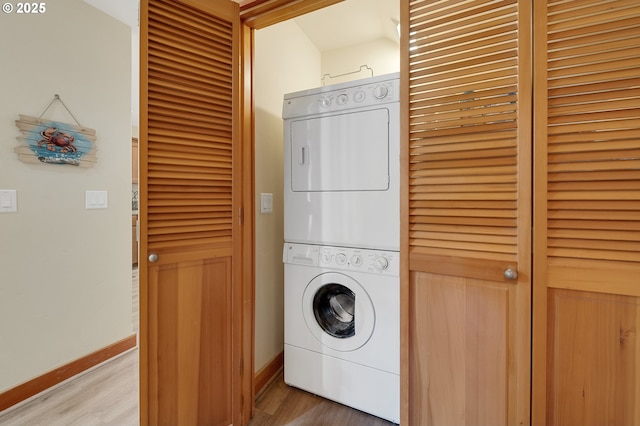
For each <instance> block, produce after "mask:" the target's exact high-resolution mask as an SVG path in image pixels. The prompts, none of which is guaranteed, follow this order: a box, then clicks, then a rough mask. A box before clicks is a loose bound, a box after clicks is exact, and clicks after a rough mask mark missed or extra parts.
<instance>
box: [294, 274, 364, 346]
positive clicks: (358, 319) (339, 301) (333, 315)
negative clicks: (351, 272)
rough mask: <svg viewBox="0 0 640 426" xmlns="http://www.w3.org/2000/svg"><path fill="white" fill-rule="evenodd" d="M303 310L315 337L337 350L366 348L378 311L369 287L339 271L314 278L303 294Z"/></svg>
mask: <svg viewBox="0 0 640 426" xmlns="http://www.w3.org/2000/svg"><path fill="white" fill-rule="evenodd" d="M302 311H303V312H302V313H303V316H304V319H305V322H306V323H307V327H308V328H309V330H310V331H311V333H312V334H313V336H314V337H315V338H316V339H318V340H319V341H320V342H321V343H322V344H323V345H324V346H326V347H328V348H330V349H333V350H336V351H341V352H346V351H353V350H356V349H358V348H360V347H362V346H363V345H364V344H365V343H367V341H368V340H369V339H370V338H371V335H372V334H373V330H374V327H375V310H374V307H373V303H372V302H371V298H370V297H369V295H368V294H367V292H366V291H365V289H364V288H363V287H362V286H361V285H360V284H359V283H358V282H357V281H356V280H355V279H353V278H351V277H349V276H347V275H344V274H340V273H337V272H326V273H323V274H320V275H318V276H316V277H315V278H314V279H313V280H311V282H310V283H309V284H308V285H307V288H306V289H305V291H304V294H303V296H302Z"/></svg>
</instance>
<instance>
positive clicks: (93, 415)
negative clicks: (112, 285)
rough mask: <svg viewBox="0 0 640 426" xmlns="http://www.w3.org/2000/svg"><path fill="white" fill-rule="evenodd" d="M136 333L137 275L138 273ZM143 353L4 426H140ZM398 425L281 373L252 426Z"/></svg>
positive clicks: (43, 399)
mask: <svg viewBox="0 0 640 426" xmlns="http://www.w3.org/2000/svg"><path fill="white" fill-rule="evenodd" d="M132 282H133V312H132V314H133V315H132V321H133V327H134V330H136V331H137V330H138V270H137V268H134V270H133V274H132ZM138 424H139V414H138V350H137V349H133V350H131V351H129V352H126V353H125V354H123V355H121V356H119V357H117V358H116V359H113V360H111V361H108V362H106V363H104V364H103V365H100V366H98V367H96V368H95V369H93V370H91V371H89V372H87V373H85V374H82V375H80V376H78V377H76V378H74V379H71V380H69V381H67V382H64V383H62V384H61V385H59V386H57V387H56V388H55V389H52V390H50V391H48V392H45V393H43V394H41V395H39V396H37V397H35V398H34V399H32V400H30V401H27V402H25V403H23V404H20V405H18V406H16V407H13V408H9V409H8V410H5V411H3V412H0V426H99V425H113V426H137V425H138ZM391 425H393V423H391V422H388V421H385V420H382V419H379V418H377V417H374V416H371V415H368V414H366V413H363V412H361V411H358V410H354V409H351V408H349V407H346V406H344V405H341V404H338V403H335V402H332V401H329V400H326V399H323V398H321V397H319V396H316V395H313V394H310V393H308V392H304V391H302V390H299V389H296V388H292V387H289V386H288V385H286V384H285V383H284V380H283V377H282V373H280V374H279V375H278V377H276V379H275V380H274V381H273V382H272V383H271V384H270V385H269V386H268V387H267V389H266V390H265V391H264V392H263V393H262V394H261V395H260V396H259V397H258V399H257V400H256V409H255V415H254V418H253V419H252V420H251V421H250V422H249V426H391Z"/></svg>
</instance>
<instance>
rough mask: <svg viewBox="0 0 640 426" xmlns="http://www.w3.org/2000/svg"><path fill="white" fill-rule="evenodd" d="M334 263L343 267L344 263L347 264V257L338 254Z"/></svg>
mask: <svg viewBox="0 0 640 426" xmlns="http://www.w3.org/2000/svg"><path fill="white" fill-rule="evenodd" d="M336 263H337V264H338V265H344V264H345V263H347V255H346V254H344V253H338V254H337V255H336Z"/></svg>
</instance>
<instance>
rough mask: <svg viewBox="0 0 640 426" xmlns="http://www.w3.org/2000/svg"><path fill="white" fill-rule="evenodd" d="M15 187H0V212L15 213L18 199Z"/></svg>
mask: <svg viewBox="0 0 640 426" xmlns="http://www.w3.org/2000/svg"><path fill="white" fill-rule="evenodd" d="M16 194H17V192H16V190H15V189H0V213H16V212H17V211H18V199H17V195H16Z"/></svg>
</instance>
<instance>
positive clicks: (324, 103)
mask: <svg viewBox="0 0 640 426" xmlns="http://www.w3.org/2000/svg"><path fill="white" fill-rule="evenodd" d="M329 105H331V98H322V99H321V100H320V106H321V107H323V108H326V107H328V106H329Z"/></svg>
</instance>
